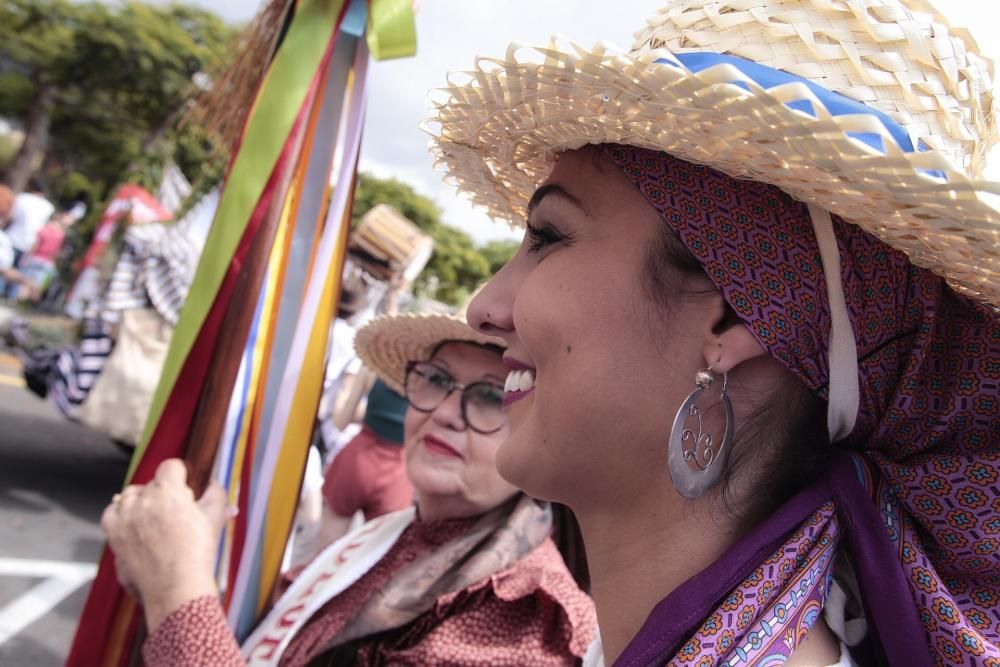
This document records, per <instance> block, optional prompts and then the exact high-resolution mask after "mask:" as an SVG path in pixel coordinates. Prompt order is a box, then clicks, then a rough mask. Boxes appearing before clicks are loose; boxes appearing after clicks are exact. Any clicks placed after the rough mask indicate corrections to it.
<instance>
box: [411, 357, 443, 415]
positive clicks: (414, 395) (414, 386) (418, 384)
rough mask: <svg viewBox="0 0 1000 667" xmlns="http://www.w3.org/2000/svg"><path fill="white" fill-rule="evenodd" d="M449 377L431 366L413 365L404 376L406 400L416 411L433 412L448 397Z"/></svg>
mask: <svg viewBox="0 0 1000 667" xmlns="http://www.w3.org/2000/svg"><path fill="white" fill-rule="evenodd" d="M452 385H453V381H452V379H451V376H450V375H448V374H447V373H445V372H444V371H443V370H441V369H440V368H438V367H437V366H435V365H433V364H414V365H413V366H412V367H411V368H410V372H409V374H408V375H407V376H406V399H407V400H408V401H409V402H410V404H411V405H412V406H413V407H415V408H416V409H417V410H425V411H428V410H433V409H434V408H436V407H437V406H439V405H441V401H443V400H444V399H445V397H447V396H448V392H449V391H450V390H451V387H452Z"/></svg>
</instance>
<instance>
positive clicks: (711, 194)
mask: <svg viewBox="0 0 1000 667" xmlns="http://www.w3.org/2000/svg"><path fill="white" fill-rule="evenodd" d="M604 153H605V155H607V156H608V157H609V158H610V159H611V160H612V161H613V162H614V163H615V164H617V165H618V166H619V167H620V168H621V169H622V170H623V171H624V173H625V175H626V177H628V178H629V180H631V181H632V183H633V184H634V185H635V186H636V187H637V188H638V190H639V191H640V192H641V193H642V195H643V196H644V197H645V199H646V200H647V201H648V202H649V203H650V204H651V205H652V206H653V207H654V208H656V210H657V211H658V212H659V214H660V217H661V218H663V220H664V221H665V222H667V223H668V224H669V225H670V226H671V228H672V229H673V230H674V231H675V232H676V233H677V235H678V237H679V238H680V239H681V241H682V242H683V243H684V244H685V246H687V248H688V249H689V250H690V251H691V252H692V253H693V254H694V255H695V256H696V257H697V258H698V260H699V262H700V263H701V264H702V267H703V268H704V269H705V271H706V273H707V274H708V275H709V277H710V278H711V279H712V280H713V282H714V283H715V284H716V286H717V287H718V288H719V289H720V290H721V291H722V293H723V295H724V296H725V298H726V301H727V302H728V303H729V305H730V306H732V308H733V309H734V310H735V311H736V313H737V314H738V315H739V316H740V317H741V318H742V319H743V321H744V322H746V323H747V325H748V327H749V328H750V330H751V332H752V333H753V334H754V335H755V337H756V338H757V340H758V341H760V343H761V344H762V345H763V346H764V347H765V349H767V350H768V351H769V353H770V354H771V355H772V356H774V357H775V358H776V359H778V360H780V361H781V362H782V363H783V364H784V365H785V366H787V367H788V368H789V369H790V370H791V371H792V372H793V373H795V374H796V375H797V376H798V377H800V378H801V379H802V380H803V382H805V383H806V385H807V386H808V387H810V388H811V389H812V390H813V391H815V392H816V393H817V394H818V395H820V396H822V397H823V398H826V396H827V389H828V386H827V384H828V381H829V373H828V367H827V360H828V349H827V348H828V338H829V331H830V314H829V307H828V304H827V298H826V283H825V279H824V277H823V272H822V268H821V263H820V259H819V251H818V248H817V244H816V240H815V234H814V232H813V228H812V223H811V220H810V217H809V212H808V208H807V207H806V205H805V204H802V203H800V202H798V201H796V200H794V199H792V198H791V197H789V196H788V195H787V194H785V193H784V192H782V191H781V190H779V189H778V188H776V187H773V186H770V185H766V184H763V183H758V182H753V181H741V180H736V179H733V178H730V177H728V176H726V175H725V174H722V173H720V172H717V171H715V170H713V169H711V168H709V167H705V166H701V165H695V164H691V163H688V162H685V161H683V160H680V159H677V158H674V157H671V156H669V155H666V154H664V153H659V152H655V151H650V150H646V149H641V148H634V147H630V146H617V145H608V146H605V147H604ZM833 221H834V231H835V234H836V236H837V242H838V246H839V250H840V258H841V277H842V280H843V285H844V292H845V297H846V301H847V307H848V312H849V315H850V318H851V323H852V326H853V329H854V333H855V337H856V340H857V349H858V366H859V368H858V371H859V379H860V394H861V395H860V405H859V414H858V420H857V424H856V425H855V428H854V431H853V432H852V433H851V435H850V437H849V438H848V439H847V440H846V441H845V443H844V444H847V445H849V446H852V447H853V448H856V449H859V450H863V451H865V452H866V453H867V454H868V455H869V456H870V457H871V459H872V460H874V462H875V463H877V465H878V467H879V468H880V469H881V471H882V473H883V475H884V476H885V477H886V478H887V479H888V480H889V483H890V487H891V490H892V493H893V494H894V497H895V498H897V499H898V503H899V506H900V513H901V517H902V518H901V519H900V522H899V525H897V526H896V527H895V530H896V531H899V530H901V529H903V528H904V527H905V526H909V527H911V528H910V530H911V532H910V535H911V537H910V547H911V548H912V550H913V552H914V553H913V554H911V556H910V557H911V558H913V559H915V560H914V563H915V562H916V561H917V560H924V561H926V562H925V564H924V565H922V566H921V567H923V568H924V569H925V570H927V571H928V572H930V573H931V574H932V575H933V577H934V578H935V580H936V581H937V582H938V584H939V585H941V586H942V588H950V586H949V587H944V582H946V581H947V582H951V583H954V584H955V585H956V586H957V587H958V589H962V590H964V589H965V587H978V588H984V589H985V590H987V591H989V592H990V593H992V594H998V595H1000V586H998V584H1000V556H998V555H997V551H998V550H997V549H993V548H992V547H993V546H1000V543H995V542H994V540H1000V521H997V520H996V519H995V517H996V512H997V510H1000V483H998V480H1000V451H998V445H1000V417H998V415H1000V316H998V314H997V313H996V312H993V311H990V310H989V309H988V308H987V307H986V306H984V305H982V304H977V303H973V302H971V301H969V300H967V299H965V298H964V297H961V296H959V295H956V294H955V293H954V292H952V291H951V290H950V289H948V288H947V287H946V286H945V284H944V282H943V281H942V280H941V279H940V278H938V277H937V276H935V275H934V274H932V273H930V272H929V271H926V270H924V269H920V268H918V267H916V266H914V265H913V264H911V263H910V262H909V260H908V259H907V257H906V256H905V255H904V254H902V253H900V252H897V251H895V250H893V249H891V248H889V247H888V246H886V245H884V244H883V243H881V242H879V241H878V240H877V239H875V238H874V237H873V236H871V235H869V234H867V233H866V232H864V231H862V230H861V229H859V228H858V227H855V226H853V225H850V224H847V223H845V222H844V221H843V220H841V219H839V218H837V217H834V218H833ZM904 532H905V531H904ZM898 534H899V533H898V532H897V535H898ZM903 565H904V568H905V569H906V571H907V572H908V574H909V575H910V580H911V586H912V587H913V591H914V597H915V599H917V600H918V605H919V606H920V610H921V613H923V614H932V612H931V610H930V609H928V608H927V607H926V605H927V604H930V605H933V600H932V599H930V598H925V597H922V596H921V595H920V591H921V585H926V584H924V582H925V581H926V576H927V572H925V571H924V570H919V571H918V570H916V569H915V565H914V566H913V567H910V565H911V564H908V563H906V562H905V560H904V561H903ZM978 588H977V590H978ZM970 589H971V588H970ZM952 590H953V592H954V589H952ZM984 595H985V594H984ZM924 599H926V600H927V602H921V601H920V600H924ZM953 605H954V607H955V611H956V613H957V614H958V619H957V624H951V623H947V624H941V623H935V624H926V625H927V627H928V631H929V633H930V637H929V643H930V645H931V646H932V647H934V650H935V651H936V652H937V655H938V656H939V659H943V660H945V661H946V662H947V661H949V660H951V659H952V658H951V657H948V656H951V654H952V652H951V651H950V649H949V650H945V649H944V648H942V647H944V646H948V645H950V644H949V643H955V642H956V638H958V637H959V635H960V634H961V633H962V632H963V631H966V632H971V631H972V630H975V631H976V632H977V633H979V634H980V636H979V639H980V640H981V641H982V642H983V643H984V646H983V656H996V657H997V658H1000V648H998V647H1000V624H998V622H997V621H998V619H997V617H991V623H990V624H986V623H984V622H983V621H982V620H981V618H980V615H979V613H978V612H980V611H982V607H981V606H979V605H976V604H974V601H971V599H970V598H968V597H967V596H965V597H963V596H962V595H960V594H957V593H956V595H955V597H954V600H953ZM932 615H933V614H932ZM935 618H936V617H935ZM985 625H988V627H980V626H985ZM956 628H958V629H956ZM962 636H965V635H962ZM968 643H969V644H970V649H975V650H978V648H977V647H976V646H974V645H975V641H973V640H972V639H969V640H968Z"/></svg>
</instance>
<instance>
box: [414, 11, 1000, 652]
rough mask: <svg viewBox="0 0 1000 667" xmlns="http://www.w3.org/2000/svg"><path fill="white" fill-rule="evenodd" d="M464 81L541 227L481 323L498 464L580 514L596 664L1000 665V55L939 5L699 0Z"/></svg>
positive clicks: (464, 124)
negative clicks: (986, 170)
mask: <svg viewBox="0 0 1000 667" xmlns="http://www.w3.org/2000/svg"><path fill="white" fill-rule="evenodd" d="M642 25H643V26H644V27H643V28H642V30H641V32H640V33H638V34H637V38H636V43H635V46H634V48H633V50H632V51H631V52H629V53H628V54H622V53H618V52H614V51H612V50H610V48H609V47H605V46H603V45H601V46H598V47H596V48H595V49H594V50H592V51H588V50H586V49H584V48H581V47H577V46H575V45H572V44H565V43H560V42H558V41H557V42H553V43H552V44H550V46H549V47H548V48H545V49H539V50H537V51H533V50H531V49H529V48H527V47H520V46H516V45H514V46H511V47H510V49H509V50H508V52H507V55H506V57H504V58H498V59H487V58H480V59H479V60H477V61H476V66H475V68H474V70H473V71H472V72H470V73H467V74H464V75H462V76H460V77H459V76H454V77H451V78H450V79H449V82H448V86H447V87H446V88H445V89H444V91H443V92H444V98H443V99H441V100H439V101H438V104H437V109H436V116H435V118H434V122H435V123H436V125H437V129H435V130H434V134H435V143H434V148H433V151H434V153H435V155H436V159H437V163H438V164H439V165H440V166H441V167H442V168H444V169H445V170H446V171H447V172H448V174H449V178H450V179H451V180H452V181H454V182H455V183H456V184H457V185H458V187H459V189H460V190H462V191H465V192H466V193H468V194H469V195H470V196H471V197H472V198H473V200H474V201H475V202H477V203H479V204H480V205H482V206H485V207H486V208H488V209H489V211H490V212H491V213H492V214H493V215H494V216H495V217H497V218H502V219H507V220H510V221H513V222H515V223H518V222H521V221H526V226H527V233H526V236H525V239H524V242H523V245H522V247H521V249H520V250H519V252H518V253H517V254H516V255H515V256H514V258H513V259H512V260H511V261H510V262H509V263H508V264H507V265H506V267H504V268H503V269H502V270H501V271H500V272H499V273H498V274H497V276H495V278H494V279H493V280H492V282H491V283H489V284H488V285H487V286H486V288H485V289H484V290H483V291H482V292H481V293H480V294H479V296H478V297H477V298H476V300H475V301H474V302H473V304H472V305H471V307H470V309H469V321H470V323H471V324H473V326H474V327H475V328H477V329H478V330H479V331H481V332H483V333H486V334H490V335H495V336H499V337H501V338H503V339H504V340H505V341H506V342H507V351H506V352H505V355H504V360H505V362H506V363H507V365H508V367H509V369H510V375H509V378H508V389H507V392H506V398H505V401H504V402H505V404H507V406H508V410H509V418H510V435H509V436H508V438H507V439H506V440H505V442H504V443H503V444H502V445H501V447H500V448H499V450H498V452H497V466H498V468H499V470H500V473H501V474H502V475H503V476H504V477H505V478H506V479H508V480H509V481H511V482H513V483H514V484H516V485H518V486H520V487H521V488H523V489H524V490H525V491H526V492H527V493H529V494H531V495H533V496H535V497H540V498H546V499H550V500H556V501H560V502H563V503H566V504H568V505H569V506H570V507H571V508H572V509H573V510H574V512H575V514H576V516H577V518H578V519H579V521H580V524H581V527H582V530H583V537H584V542H585V543H586V549H587V559H588V563H589V566H590V573H591V579H592V592H593V595H594V598H595V603H596V605H597V612H598V621H599V625H600V635H601V639H602V642H601V644H598V645H596V646H595V647H594V651H593V652H592V653H591V654H590V655H589V656H588V660H589V661H590V664H598V663H599V662H600V659H601V657H602V656H603V659H604V661H605V662H606V663H607V664H610V663H611V662H612V661H614V662H615V664H616V665H660V664H664V663H666V662H670V664H688V663H689V664H699V665H701V664H704V665H711V664H726V665H742V664H777V663H782V662H785V661H786V660H787V661H788V662H789V664H813V665H823V664H833V663H838V661H839V664H851V663H852V661H854V662H857V663H860V664H872V663H875V664H892V665H928V664H932V663H937V664H946V663H947V664H972V663H976V664H980V663H982V664H995V663H996V661H997V660H1000V560H998V557H997V547H998V546H1000V543H998V536H1000V519H998V518H997V510H1000V486H998V482H1000V418H998V415H1000V398H998V389H1000V323H998V317H997V310H996V309H995V306H996V305H997V304H998V303H1000V271H998V268H1000V248H998V240H1000V212H998V211H997V209H995V208H993V207H992V206H991V205H989V203H988V202H986V201H985V198H984V191H985V190H992V191H994V192H996V191H997V190H998V188H997V186H996V185H991V184H984V183H982V182H981V181H979V180H978V179H979V176H978V175H979V173H980V171H981V169H982V166H983V165H982V162H983V156H984V154H985V152H986V150H987V148H988V147H989V146H990V145H992V144H993V143H994V141H995V139H996V132H995V127H994V113H993V112H994V110H993V107H992V105H993V96H992V92H991V87H990V86H991V84H990V80H989V75H990V69H991V68H990V65H989V64H988V63H986V62H985V61H983V60H982V59H981V58H980V57H978V55H977V53H976V45H975V44H974V42H973V41H972V40H971V38H970V37H969V35H968V34H967V33H966V32H965V31H961V30H957V29H954V28H950V27H949V26H948V24H947V22H946V21H945V19H943V18H942V17H940V16H938V15H937V14H935V13H933V9H932V8H931V7H930V6H929V5H927V4H926V3H925V2H923V1H920V0H865V1H864V2H855V1H853V0H851V1H839V0H835V1H833V2H831V1H828V0H799V1H798V2H794V1H789V0H723V1H721V2H717V1H713V2H708V1H705V0H688V1H683V2H680V1H678V2H671V3H669V4H667V5H666V6H665V7H664V8H663V9H661V10H660V12H658V13H657V14H656V15H655V16H653V17H652V18H650V19H648V20H647V22H646V23H645V24H642Z"/></svg>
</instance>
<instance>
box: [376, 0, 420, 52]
mask: <svg viewBox="0 0 1000 667" xmlns="http://www.w3.org/2000/svg"><path fill="white" fill-rule="evenodd" d="M368 50H369V51H371V53H372V56H374V58H375V59H376V60H390V59H392V58H405V57H407V56H412V55H413V54H415V53H416V52H417V22H416V16H415V15H414V13H413V3H412V0H370V1H369V3H368Z"/></svg>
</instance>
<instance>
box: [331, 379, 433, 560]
mask: <svg viewBox="0 0 1000 667" xmlns="http://www.w3.org/2000/svg"><path fill="white" fill-rule="evenodd" d="M406 409H407V401H406V398H405V397H403V396H402V395H400V394H398V393H396V392H395V391H393V390H392V388H390V387H389V385H387V384H386V383H385V382H383V381H382V380H376V381H375V386H374V387H372V390H371V392H369V394H368V401H367V405H366V407H365V417H364V421H363V426H362V429H361V432H360V433H359V434H358V435H356V436H355V437H354V438H353V439H352V440H351V441H350V442H349V443H348V444H347V446H346V447H344V449H343V451H341V452H340V454H338V455H337V457H336V458H335V459H334V460H333V461H332V462H331V463H330V465H329V466H328V467H327V469H326V474H325V475H324V480H323V497H324V499H325V500H326V509H327V510H329V514H328V516H327V520H325V521H324V544H329V543H330V542H332V541H333V540H335V539H336V538H338V537H340V536H341V535H343V534H344V533H346V532H347V530H348V528H349V527H350V524H351V519H352V517H354V515H355V514H356V513H358V512H361V513H363V514H364V518H365V521H371V520H372V519H374V518H375V517H378V516H382V515H383V514H387V513H389V512H395V511H397V510H401V509H404V508H406V507H409V506H410V505H411V504H413V487H412V486H411V485H410V481H409V479H408V478H407V477H406V464H405V462H404V460H403V418H404V416H405V414H406Z"/></svg>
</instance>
